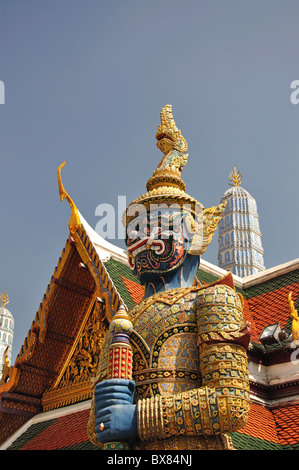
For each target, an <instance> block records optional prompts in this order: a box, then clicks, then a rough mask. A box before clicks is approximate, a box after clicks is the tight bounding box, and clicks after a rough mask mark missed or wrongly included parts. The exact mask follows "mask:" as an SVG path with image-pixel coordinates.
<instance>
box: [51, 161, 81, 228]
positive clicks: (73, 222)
mask: <svg viewBox="0 0 299 470" xmlns="http://www.w3.org/2000/svg"><path fill="white" fill-rule="evenodd" d="M64 165H65V162H62V163H61V165H59V167H58V169H57V179H58V189H59V195H60V200H61V201H62V200H63V199H66V200H67V202H68V203H69V205H70V207H71V217H70V220H69V229H70V232H71V233H75V232H76V231H77V230H78V229H79V228H80V226H81V221H80V216H79V212H78V209H77V207H76V205H75V204H74V201H73V200H72V199H71V198H70V196H69V195H68V193H67V192H66V190H65V189H64V186H63V184H62V181H61V175H60V173H61V169H62V168H63V167H64Z"/></svg>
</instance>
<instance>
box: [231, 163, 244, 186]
mask: <svg viewBox="0 0 299 470" xmlns="http://www.w3.org/2000/svg"><path fill="white" fill-rule="evenodd" d="M229 179H230V181H231V183H228V184H229V185H230V186H240V184H241V181H242V174H241V173H240V172H239V171H238V172H237V167H236V166H235V167H234V171H231V172H230V174H229Z"/></svg>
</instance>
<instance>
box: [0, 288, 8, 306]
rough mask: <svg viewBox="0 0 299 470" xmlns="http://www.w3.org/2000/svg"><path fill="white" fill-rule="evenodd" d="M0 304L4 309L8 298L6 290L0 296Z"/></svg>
mask: <svg viewBox="0 0 299 470" xmlns="http://www.w3.org/2000/svg"><path fill="white" fill-rule="evenodd" d="M0 302H1V307H5V305H7V304H8V302H9V298H8V295H7V294H6V290H5V291H4V294H2V295H0Z"/></svg>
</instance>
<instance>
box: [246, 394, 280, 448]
mask: <svg viewBox="0 0 299 470" xmlns="http://www.w3.org/2000/svg"><path fill="white" fill-rule="evenodd" d="M238 432H239V433H241V434H246V435H247V436H251V437H256V438H259V439H264V440H266V441H270V442H273V443H275V444H278V443H279V440H278V435H277V430H276V426H275V420H274V416H273V414H272V412H271V411H270V410H269V409H267V408H265V407H264V406H263V405H259V404H257V403H251V404H250V412H249V417H248V420H247V423H246V425H245V426H244V428H243V429H240V430H239V431H238Z"/></svg>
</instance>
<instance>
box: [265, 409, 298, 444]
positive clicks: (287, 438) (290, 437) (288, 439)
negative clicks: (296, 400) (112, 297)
mask: <svg viewBox="0 0 299 470" xmlns="http://www.w3.org/2000/svg"><path fill="white" fill-rule="evenodd" d="M272 413H273V416H274V418H275V422H276V427H277V432H278V436H279V441H280V443H281V444H282V445H294V444H298V443H299V404H295V405H287V406H281V407H279V408H274V409H273V410H272Z"/></svg>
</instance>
